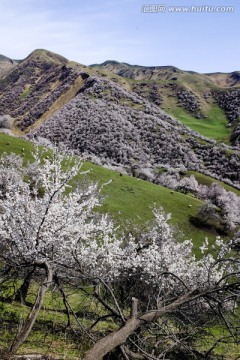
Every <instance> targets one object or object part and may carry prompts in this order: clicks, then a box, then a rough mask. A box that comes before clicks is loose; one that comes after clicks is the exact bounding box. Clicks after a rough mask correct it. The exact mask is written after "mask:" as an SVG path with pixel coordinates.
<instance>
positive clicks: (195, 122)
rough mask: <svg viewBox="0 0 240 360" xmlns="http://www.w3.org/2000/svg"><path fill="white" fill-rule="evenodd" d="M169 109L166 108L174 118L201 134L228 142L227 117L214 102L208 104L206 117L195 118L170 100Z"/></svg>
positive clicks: (229, 133)
mask: <svg viewBox="0 0 240 360" xmlns="http://www.w3.org/2000/svg"><path fill="white" fill-rule="evenodd" d="M168 107H170V109H168V110H167V112H169V113H170V114H171V115H173V116H174V117H175V118H176V119H178V120H179V121H181V122H182V123H183V124H185V125H187V126H188V127H189V128H190V129H192V130H195V131H197V132H199V133H200V134H201V135H203V136H206V137H209V138H211V139H214V140H216V141H217V142H224V143H226V144H230V142H229V139H230V135H231V130H230V129H229V128H227V123H228V122H227V119H226V116H225V115H224V112H223V110H221V109H220V107H219V106H218V105H216V104H211V105H209V107H208V109H207V111H206V116H207V118H203V119H196V118H195V117H194V116H192V115H191V114H190V113H188V112H187V111H186V110H184V109H183V108H181V107H177V106H176V105H175V104H174V101H172V103H171V104H169V106H168Z"/></svg>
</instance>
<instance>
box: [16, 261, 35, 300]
mask: <svg viewBox="0 0 240 360" xmlns="http://www.w3.org/2000/svg"><path fill="white" fill-rule="evenodd" d="M34 271H35V267H33V269H32V270H30V271H29V272H28V273H27V275H26V276H25V278H24V280H23V283H22V285H21V286H20V288H19V289H18V291H17V293H16V296H15V299H14V300H15V301H18V302H20V303H21V304H26V297H27V294H28V290H29V286H30V283H31V280H32V276H33V273H34Z"/></svg>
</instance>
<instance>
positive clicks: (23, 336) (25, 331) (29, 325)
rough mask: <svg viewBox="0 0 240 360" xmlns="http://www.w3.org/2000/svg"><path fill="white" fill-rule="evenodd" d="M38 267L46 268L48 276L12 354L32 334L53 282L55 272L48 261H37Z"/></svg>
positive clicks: (17, 337)
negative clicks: (46, 294)
mask: <svg viewBox="0 0 240 360" xmlns="http://www.w3.org/2000/svg"><path fill="white" fill-rule="evenodd" d="M34 265H35V266H36V267H40V268H44V269H45V271H46V277H45V279H44V282H43V283H42V285H40V287H39V290H38V294H37V297H36V299H35V303H34V305H33V307H32V309H31V311H30V313H29V314H28V317H27V319H26V321H25V323H24V324H23V326H22V328H21V329H20V331H19V333H18V334H17V335H16V338H15V339H14V341H13V343H12V345H11V347H10V349H9V353H10V354H15V353H16V352H17V350H18V348H19V347H20V346H21V345H22V343H23V342H24V341H25V340H26V338H27V337H28V335H29V334H30V332H31V330H32V327H33V325H34V323H35V321H36V318H37V316H38V313H39V311H40V310H41V307H42V304H43V300H44V297H45V293H46V291H47V290H48V288H49V286H50V285H51V284H52V278H53V272H52V269H51V267H50V265H49V264H48V262H47V261H42V262H41V261H37V262H35V264H34Z"/></svg>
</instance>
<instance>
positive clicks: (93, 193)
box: [0, 150, 115, 353]
mask: <svg viewBox="0 0 240 360" xmlns="http://www.w3.org/2000/svg"><path fill="white" fill-rule="evenodd" d="M33 156H34V157H35V159H34V163H32V164H30V165H28V166H27V168H26V169H23V168H22V167H21V166H17V167H15V166H16V163H18V164H19V161H18V159H15V161H10V159H14V156H11V157H10V158H9V157H8V158H6V159H5V160H2V162H1V183H2V184H3V186H1V193H0V198H1V199H0V208H1V214H0V240H1V250H2V252H1V259H2V261H3V262H4V263H5V264H6V265H7V266H8V267H10V268H13V269H15V270H19V272H20V271H22V270H23V269H29V272H28V274H29V273H34V272H35V273H38V275H39V278H40V279H42V281H41V283H40V286H39V290H38V294H37V297H36V300H35V303H34V306H33V308H32V309H31V311H30V313H29V315H28V318H27V320H26V321H25V323H24V325H23V326H22V328H21V330H20V332H19V333H18V334H17V336H16V338H15V340H14V342H13V344H12V346H11V348H10V352H11V353H15V352H16V351H17V349H18V348H19V346H20V345H21V344H22V343H23V342H24V341H25V339H26V338H27V336H28V335H29V333H30V331H31V329H32V326H33V324H34V322H35V320H36V318H37V315H38V313H39V310H40V309H41V306H42V303H43V300H44V296H45V293H46V291H47V290H48V288H49V286H50V285H51V284H52V282H53V276H54V275H55V274H56V272H58V274H59V276H60V277H61V276H62V277H63V276H64V274H67V272H68V271H69V272H70V271H71V270H73V269H74V268H76V266H77V265H78V264H79V263H78V261H79V259H78V252H79V251H80V253H81V256H88V252H90V251H95V254H96V252H97V244H98V243H101V242H104V243H108V242H109V243H111V242H112V241H114V240H115V239H114V236H115V235H114V227H113V223H112V222H111V221H110V220H109V219H108V218H107V216H106V215H102V216H100V215H96V213H95V211H94V210H95V209H96V207H97V206H99V205H100V202H99V196H98V192H99V191H98V187H97V184H94V185H88V186H77V184H73V183H71V182H70V181H72V182H73V181H74V178H75V176H76V175H78V174H79V173H81V167H82V162H81V161H79V160H76V158H74V157H73V156H70V157H69V156H68V157H66V155H65V157H63V155H60V154H59V153H58V152H57V150H55V151H53V153H52V154H51V156H50V158H41V156H40V154H39V153H38V152H37V153H36V154H35V155H34V154H33ZM7 164H8V165H7ZM11 164H12V165H13V167H12V166H11ZM6 179H7V180H8V182H7V181H6ZM6 182H7V185H8V186H6ZM78 249H80V250H78ZM78 268H79V271H80V266H78ZM44 273H45V276H43V274H44Z"/></svg>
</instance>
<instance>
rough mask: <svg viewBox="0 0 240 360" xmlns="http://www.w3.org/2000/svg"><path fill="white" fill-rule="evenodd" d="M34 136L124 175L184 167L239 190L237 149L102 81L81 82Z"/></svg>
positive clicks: (94, 79) (115, 85) (89, 80)
mask: <svg viewBox="0 0 240 360" xmlns="http://www.w3.org/2000/svg"><path fill="white" fill-rule="evenodd" d="M38 136H41V137H46V138H48V139H49V140H51V141H52V142H53V143H61V142H63V143H65V144H66V145H67V147H69V148H72V149H73V150H74V151H76V152H77V153H78V154H81V153H83V152H84V153H85V154H88V155H89V156H95V155H96V156H98V157H99V158H100V159H101V161H102V163H107V164H110V165H116V166H119V165H121V166H123V167H124V169H127V171H128V172H131V171H132V169H133V167H136V169H137V170H138V171H140V172H141V169H146V168H152V170H153V171H154V170H155V169H156V168H159V167H167V166H169V167H185V168H187V169H190V170H197V171H200V172H203V173H205V174H207V175H210V176H212V177H214V178H216V179H219V180H223V181H226V182H229V183H230V184H233V185H234V186H238V187H239V186H240V185H239V177H240V160H239V151H237V149H235V150H233V149H232V148H231V147H228V146H227V145H223V144H222V145H217V144H215V142H214V141H213V140H209V139H208V138H205V137H203V136H201V135H199V134H197V133H196V132H194V131H192V130H190V129H189V128H187V127H186V126H184V125H183V124H181V123H180V122H179V121H177V120H175V119H174V118H172V117H171V116H168V115H166V114H165V113H164V112H163V111H161V110H160V109H159V108H158V107H157V106H155V105H154V104H151V103H150V102H148V101H147V100H146V99H144V98H142V97H140V96H138V95H136V94H134V93H130V92H128V91H126V90H124V89H122V88H121V87H120V86H118V85H117V84H115V83H114V82H111V81H109V80H106V79H98V78H89V79H87V80H86V82H85V86H84V87H83V88H82V89H80V91H79V94H78V95H77V96H76V97H75V98H74V99H72V100H71V101H70V102H69V103H68V104H66V105H65V106H63V107H62V108H61V109H60V110H59V111H58V112H57V113H55V114H54V115H53V116H52V117H51V118H50V119H49V120H48V121H47V122H45V123H44V124H42V125H41V126H40V127H39V128H38V129H36V130H34V131H33V132H32V133H31V134H30V135H29V137H30V138H33V137H38ZM135 173H136V171H135Z"/></svg>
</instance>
